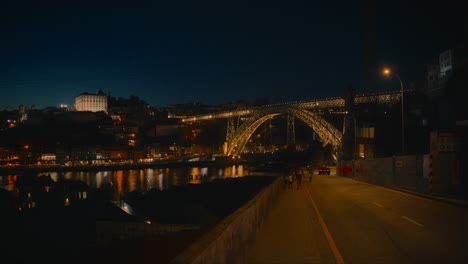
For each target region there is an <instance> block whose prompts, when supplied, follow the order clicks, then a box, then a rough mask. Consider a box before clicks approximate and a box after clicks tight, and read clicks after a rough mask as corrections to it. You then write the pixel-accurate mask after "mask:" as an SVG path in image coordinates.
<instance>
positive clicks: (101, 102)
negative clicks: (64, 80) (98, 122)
mask: <svg viewBox="0 0 468 264" xmlns="http://www.w3.org/2000/svg"><path fill="white" fill-rule="evenodd" d="M75 110H76V111H91V112H99V111H104V112H106V113H107V95H105V94H104V93H103V92H102V91H99V92H98V93H96V94H89V93H82V94H80V95H79V96H78V97H76V98H75Z"/></svg>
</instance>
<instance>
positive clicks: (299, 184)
mask: <svg viewBox="0 0 468 264" xmlns="http://www.w3.org/2000/svg"><path fill="white" fill-rule="evenodd" d="M295 174H296V180H297V188H298V189H300V188H301V187H302V177H303V176H304V171H302V168H297V169H296V172H295Z"/></svg>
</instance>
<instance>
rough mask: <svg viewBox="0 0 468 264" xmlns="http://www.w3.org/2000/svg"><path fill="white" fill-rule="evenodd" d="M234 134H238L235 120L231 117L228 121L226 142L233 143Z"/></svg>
mask: <svg viewBox="0 0 468 264" xmlns="http://www.w3.org/2000/svg"><path fill="white" fill-rule="evenodd" d="M234 132H236V127H235V124H234V118H232V117H230V118H228V119H227V129H226V142H231V139H232V137H233V135H234Z"/></svg>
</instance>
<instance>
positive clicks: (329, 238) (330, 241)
mask: <svg viewBox="0 0 468 264" xmlns="http://www.w3.org/2000/svg"><path fill="white" fill-rule="evenodd" d="M304 190H305V191H306V193H307V196H309V199H310V201H311V202H312V206H313V207H314V210H315V213H317V218H318V220H319V222H320V225H321V226H322V230H323V233H324V234H325V237H326V238H327V241H328V245H329V246H330V249H331V251H332V252H333V256H334V257H335V261H336V263H337V264H344V263H345V262H344V259H343V256H341V253H340V251H339V250H338V247H337V246H336V244H335V240H333V237H332V236H331V234H330V231H328V228H327V225H326V224H325V221H323V218H322V215H321V214H320V212H319V210H318V207H317V205H316V204H315V202H314V199H312V195H311V194H310V192H309V188H304Z"/></svg>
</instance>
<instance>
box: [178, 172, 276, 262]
mask: <svg viewBox="0 0 468 264" xmlns="http://www.w3.org/2000/svg"><path fill="white" fill-rule="evenodd" d="M281 190H283V180H282V178H281V177H278V178H277V179H276V180H275V181H274V182H273V183H272V184H270V185H269V186H268V187H267V188H265V189H264V190H263V191H261V192H260V193H259V194H257V195H256V196H255V197H254V199H252V200H251V201H250V202H249V203H248V204H246V205H245V206H243V207H242V208H240V209H238V210H237V211H235V212H234V213H233V214H231V215H230V216H228V217H227V218H226V219H224V220H223V221H222V222H221V223H219V224H218V225H217V226H216V227H215V228H213V229H212V230H211V231H210V232H208V233H207V234H206V235H204V236H203V237H201V238H200V239H199V240H198V241H196V242H195V243H193V244H192V245H191V246H189V247H188V248H187V249H186V250H184V251H183V252H182V253H181V254H180V255H178V256H177V257H176V258H174V259H173V260H172V261H171V264H189V263H193V264H212V263H228V264H229V263H232V264H234V263H244V260H245V253H246V252H245V250H246V249H247V248H248V245H249V244H250V243H252V238H253V236H254V234H255V233H256V232H257V230H258V228H259V227H260V226H261V224H262V223H263V221H264V219H265V217H266V215H267V213H268V210H269V209H270V208H271V206H272V204H273V203H274V202H275V201H276V199H277V197H278V194H279V193H280V191H281Z"/></svg>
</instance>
